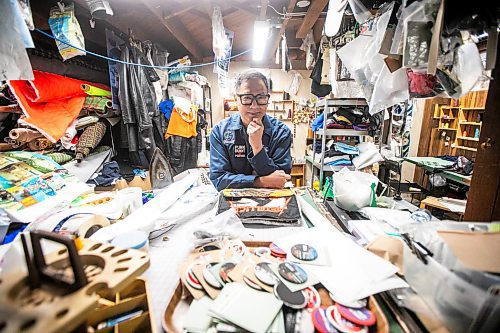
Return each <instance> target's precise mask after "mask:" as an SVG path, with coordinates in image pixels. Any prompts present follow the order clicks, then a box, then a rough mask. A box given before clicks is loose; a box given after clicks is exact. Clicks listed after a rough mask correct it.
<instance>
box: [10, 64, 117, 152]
mask: <svg viewBox="0 0 500 333" xmlns="http://www.w3.org/2000/svg"><path fill="white" fill-rule="evenodd" d="M33 74H34V75H35V79H34V80H33V81H21V80H12V81H9V86H10V89H11V90H12V92H13V93H14V95H15V96H16V99H17V101H18V102H19V105H20V106H21V108H22V110H23V113H24V114H25V115H26V118H24V119H22V120H20V122H22V123H23V124H26V125H28V126H30V127H33V128H36V129H37V130H38V131H39V132H40V133H42V134H43V135H44V136H45V137H47V138H48V139H49V140H50V141H52V142H54V143H55V142H56V141H57V140H59V139H60V138H61V137H62V136H63V135H64V132H65V131H66V128H68V126H69V125H70V124H71V123H72V122H73V120H75V119H76V117H77V116H78V115H79V114H80V111H81V109H82V107H83V103H84V101H85V92H84V91H83V90H82V88H81V85H82V84H87V82H85V81H80V80H75V79H71V78H68V77H64V76H61V75H56V74H51V73H45V72H40V71H36V70H35V71H33ZM92 85H93V86H95V84H92ZM99 86H101V85H99ZM102 88H104V89H109V88H107V87H106V86H102Z"/></svg>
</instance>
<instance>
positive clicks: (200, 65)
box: [35, 28, 252, 70]
mask: <svg viewBox="0 0 500 333" xmlns="http://www.w3.org/2000/svg"><path fill="white" fill-rule="evenodd" d="M35 30H36V31H37V32H39V33H41V34H42V35H44V36H47V37H49V38H52V39H54V40H56V41H58V42H60V43H63V44H65V45H68V46H70V47H73V48H75V49H77V50H80V51H82V52H85V53H87V54H89V55H92V56H94V57H97V58H101V59H105V60H108V61H114V62H117V63H120V64H124V65H130V66H139V67H147V68H156V69H163V70H165V69H181V68H197V67H204V66H210V65H213V64H215V63H216V61H211V62H207V63H203V64H196V65H189V66H155V65H145V64H136V63H133V62H127V61H123V60H120V59H114V58H110V57H106V56H103V55H101V54H98V53H94V52H91V51H87V50H85V49H82V48H79V47H77V46H74V45H72V44H70V43H68V42H66V41H64V40H62V39H59V38H57V37H55V36H53V35H51V34H49V33H46V32H45V31H43V30H40V29H38V28H35ZM250 51H252V49H248V50H246V51H243V52H240V53H238V54H235V55H234V56H231V57H229V59H234V58H237V57H239V56H242V55H243V54H246V53H249V52H250Z"/></svg>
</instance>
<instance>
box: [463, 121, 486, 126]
mask: <svg viewBox="0 0 500 333" xmlns="http://www.w3.org/2000/svg"><path fill="white" fill-rule="evenodd" d="M459 124H460V125H473V126H481V123H478V122H475V121H461V122H459Z"/></svg>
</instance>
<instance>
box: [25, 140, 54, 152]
mask: <svg viewBox="0 0 500 333" xmlns="http://www.w3.org/2000/svg"><path fill="white" fill-rule="evenodd" d="M52 147H54V144H53V143H52V142H50V140H49V139H46V138H38V139H35V140H32V141H30V142H28V149H29V150H32V151H39V150H45V149H50V148H52Z"/></svg>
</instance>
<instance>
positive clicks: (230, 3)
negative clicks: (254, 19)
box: [214, 0, 258, 16]
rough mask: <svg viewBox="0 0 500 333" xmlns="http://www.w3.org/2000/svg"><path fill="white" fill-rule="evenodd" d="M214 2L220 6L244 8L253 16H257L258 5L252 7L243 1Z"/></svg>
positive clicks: (243, 9) (216, 0) (218, 0)
mask: <svg viewBox="0 0 500 333" xmlns="http://www.w3.org/2000/svg"><path fill="white" fill-rule="evenodd" d="M250 2H253V1H250ZM214 3H216V4H218V5H219V6H221V8H222V6H223V5H224V6H228V7H234V8H237V9H239V10H242V11H244V12H246V13H248V14H250V15H252V16H257V13H258V11H257V7H255V8H254V7H250V6H247V5H245V4H243V3H240V2H237V1H221V0H215V1H214Z"/></svg>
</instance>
